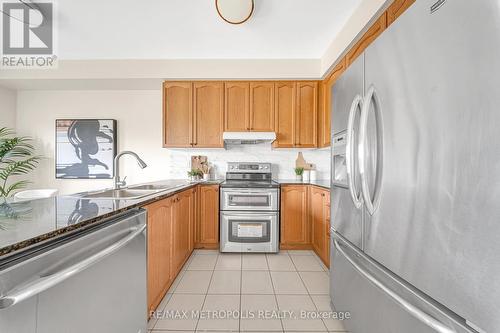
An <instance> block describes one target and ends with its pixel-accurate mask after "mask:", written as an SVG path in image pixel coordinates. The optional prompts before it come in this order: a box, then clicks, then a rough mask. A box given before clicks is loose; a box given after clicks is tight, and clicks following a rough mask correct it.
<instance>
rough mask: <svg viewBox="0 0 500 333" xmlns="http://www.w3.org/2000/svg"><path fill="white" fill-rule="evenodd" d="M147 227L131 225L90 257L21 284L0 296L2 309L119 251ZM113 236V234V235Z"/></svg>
mask: <svg viewBox="0 0 500 333" xmlns="http://www.w3.org/2000/svg"><path fill="white" fill-rule="evenodd" d="M145 229H146V224H144V225H142V226H140V227H137V226H135V227H131V228H128V229H126V231H128V232H129V233H128V235H127V236H125V237H123V238H122V239H120V240H119V241H117V242H115V243H113V244H112V245H110V246H108V247H106V248H104V249H103V250H102V251H99V252H97V253H95V254H93V255H91V256H90V257H88V258H85V259H83V260H82V261H80V262H78V263H76V264H74V265H71V266H69V267H67V268H65V269H62V270H60V271H58V272H56V273H54V274H50V275H48V276H42V277H40V278H38V279H36V280H34V281H31V282H28V283H26V284H24V285H20V286H17V287H15V288H14V289H12V290H11V291H10V292H7V293H6V294H4V295H1V297H0V310H1V309H6V308H9V307H11V306H13V305H15V304H17V303H19V302H21V301H23V300H25V299H28V298H30V297H32V296H34V295H37V294H39V293H41V292H43V291H45V290H47V289H49V288H52V287H54V286H55V285H57V284H59V283H61V282H63V281H64V280H66V279H68V278H70V277H72V276H74V275H75V274H78V273H79V272H81V271H83V270H85V269H86V268H88V267H90V266H92V265H94V264H96V263H97V262H99V261H100V260H102V259H104V258H105V257H106V256H108V255H110V254H112V253H114V252H116V251H118V250H119V249H121V248H122V247H124V246H125V245H127V244H128V243H130V242H131V241H132V240H133V239H134V238H136V237H137V236H139V235H140V234H142V233H143V231H144V230H145ZM123 232H124V230H121V231H120V233H119V234H122V233H123ZM111 237H112V236H111Z"/></svg>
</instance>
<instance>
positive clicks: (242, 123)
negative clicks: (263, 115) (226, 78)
mask: <svg viewBox="0 0 500 333" xmlns="http://www.w3.org/2000/svg"><path fill="white" fill-rule="evenodd" d="M249 87H250V85H249V83H248V82H225V83H224V99H225V110H224V131H228V132H244V131H248V130H250V119H249V118H250V113H249V112H250V109H249V107H250V89H249Z"/></svg>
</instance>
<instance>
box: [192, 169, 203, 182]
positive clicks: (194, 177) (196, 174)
mask: <svg viewBox="0 0 500 333" xmlns="http://www.w3.org/2000/svg"><path fill="white" fill-rule="evenodd" d="M188 177H189V181H195V180H198V179H199V177H203V173H202V172H201V171H200V170H199V169H191V170H189V171H188Z"/></svg>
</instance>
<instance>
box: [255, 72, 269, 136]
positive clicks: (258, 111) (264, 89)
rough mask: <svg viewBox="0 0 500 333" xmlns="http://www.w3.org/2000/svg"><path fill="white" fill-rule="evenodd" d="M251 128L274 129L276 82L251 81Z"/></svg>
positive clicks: (257, 129) (256, 129)
mask: <svg viewBox="0 0 500 333" xmlns="http://www.w3.org/2000/svg"><path fill="white" fill-rule="evenodd" d="M250 130H251V131H262V132H271V131H274V83H273V82H251V83H250Z"/></svg>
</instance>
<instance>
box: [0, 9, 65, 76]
mask: <svg viewBox="0 0 500 333" xmlns="http://www.w3.org/2000/svg"><path fill="white" fill-rule="evenodd" d="M53 7H54V6H53V4H52V3H50V2H43V3H40V2H32V1H30V2H24V1H23V2H4V3H3V4H2V12H3V15H2V16H3V17H2V18H3V22H2V51H3V54H2V62H1V65H2V67H8V68H15V67H22V68H26V67H30V68H37V67H38V68H46V67H54V62H55V60H56V57H55V56H54V19H53V18H54V12H53V9H54V8H53Z"/></svg>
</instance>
